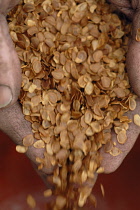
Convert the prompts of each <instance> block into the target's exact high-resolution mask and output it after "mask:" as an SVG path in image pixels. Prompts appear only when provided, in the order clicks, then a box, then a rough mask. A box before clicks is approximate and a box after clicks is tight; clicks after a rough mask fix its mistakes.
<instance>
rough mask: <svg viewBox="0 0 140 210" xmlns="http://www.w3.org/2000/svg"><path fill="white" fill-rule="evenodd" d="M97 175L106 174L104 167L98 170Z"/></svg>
mask: <svg viewBox="0 0 140 210" xmlns="http://www.w3.org/2000/svg"><path fill="white" fill-rule="evenodd" d="M96 173H98V174H101V173H104V168H103V167H100V168H98V169H97V171H96Z"/></svg>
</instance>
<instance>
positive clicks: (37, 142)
mask: <svg viewBox="0 0 140 210" xmlns="http://www.w3.org/2000/svg"><path fill="white" fill-rule="evenodd" d="M33 146H34V147H35V148H37V149H41V148H44V147H45V143H44V141H42V140H37V141H36V142H35V143H34V144H33Z"/></svg>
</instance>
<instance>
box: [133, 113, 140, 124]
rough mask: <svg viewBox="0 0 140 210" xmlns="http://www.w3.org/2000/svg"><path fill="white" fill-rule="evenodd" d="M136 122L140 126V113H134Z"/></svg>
mask: <svg viewBox="0 0 140 210" xmlns="http://www.w3.org/2000/svg"><path fill="white" fill-rule="evenodd" d="M134 123H135V124H136V125H137V126H140V115H138V114H135V115H134Z"/></svg>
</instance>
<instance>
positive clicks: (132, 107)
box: [129, 98, 136, 110]
mask: <svg viewBox="0 0 140 210" xmlns="http://www.w3.org/2000/svg"><path fill="white" fill-rule="evenodd" d="M135 108H136V101H135V99H134V98H130V99H129V109H130V110H135Z"/></svg>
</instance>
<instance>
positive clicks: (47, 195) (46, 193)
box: [44, 189, 52, 197]
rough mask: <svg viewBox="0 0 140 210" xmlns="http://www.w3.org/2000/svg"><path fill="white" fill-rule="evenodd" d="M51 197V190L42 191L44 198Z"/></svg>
mask: <svg viewBox="0 0 140 210" xmlns="http://www.w3.org/2000/svg"><path fill="white" fill-rule="evenodd" d="M51 195H52V190H51V189H48V190H45V191H44V197H49V196H51Z"/></svg>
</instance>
